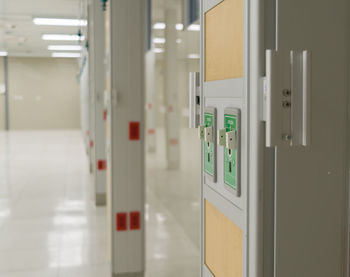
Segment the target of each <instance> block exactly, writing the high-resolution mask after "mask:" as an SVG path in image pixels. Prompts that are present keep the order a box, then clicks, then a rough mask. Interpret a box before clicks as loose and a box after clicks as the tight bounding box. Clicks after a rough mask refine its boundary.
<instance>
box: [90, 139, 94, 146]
mask: <svg viewBox="0 0 350 277" xmlns="http://www.w3.org/2000/svg"><path fill="white" fill-rule="evenodd" d="M90 147H91V148H93V147H94V141H93V140H90Z"/></svg>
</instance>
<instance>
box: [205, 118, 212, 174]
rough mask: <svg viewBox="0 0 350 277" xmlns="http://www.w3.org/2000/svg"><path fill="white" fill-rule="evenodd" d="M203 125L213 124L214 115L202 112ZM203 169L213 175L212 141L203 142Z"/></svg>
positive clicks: (209, 125)
mask: <svg viewBox="0 0 350 277" xmlns="http://www.w3.org/2000/svg"><path fill="white" fill-rule="evenodd" d="M204 124H205V127H211V126H213V125H214V115H213V114H211V113H204ZM204 170H205V172H206V173H208V174H209V175H211V176H214V143H212V142H204Z"/></svg>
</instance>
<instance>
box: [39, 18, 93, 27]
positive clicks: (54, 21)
mask: <svg viewBox="0 0 350 277" xmlns="http://www.w3.org/2000/svg"><path fill="white" fill-rule="evenodd" d="M33 22H34V24H36V25H51V26H87V20H85V19H67V18H40V17H35V18H33Z"/></svg>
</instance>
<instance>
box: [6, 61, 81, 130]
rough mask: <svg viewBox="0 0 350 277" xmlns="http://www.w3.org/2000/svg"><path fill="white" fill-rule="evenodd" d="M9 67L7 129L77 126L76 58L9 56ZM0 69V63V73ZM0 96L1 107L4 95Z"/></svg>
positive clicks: (78, 112) (78, 111)
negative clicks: (8, 116) (8, 119)
mask: <svg viewBox="0 0 350 277" xmlns="http://www.w3.org/2000/svg"><path fill="white" fill-rule="evenodd" d="M8 67H9V96H10V98H9V109H10V129H12V130H23V129H27V130H28V129H75V128H79V127H80V120H79V118H80V107H79V102H80V101H79V84H78V81H77V74H78V64H77V61H76V60H75V59H53V58H19V57H18V58H17V57H9V60H8ZM3 71H4V67H3V66H2V64H0V76H3V75H4V72H3ZM0 84H1V79H0ZM0 98H1V100H0V105H1V107H2V105H3V104H2V103H3V99H2V98H3V97H0ZM1 110H2V108H1ZM2 125H3V123H0V128H1V127H2Z"/></svg>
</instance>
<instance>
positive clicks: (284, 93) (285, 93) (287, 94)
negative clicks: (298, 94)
mask: <svg viewBox="0 0 350 277" xmlns="http://www.w3.org/2000/svg"><path fill="white" fill-rule="evenodd" d="M282 94H283V96H286V97H288V96H290V95H291V94H292V92H291V90H290V89H284V90H283V92H282Z"/></svg>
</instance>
